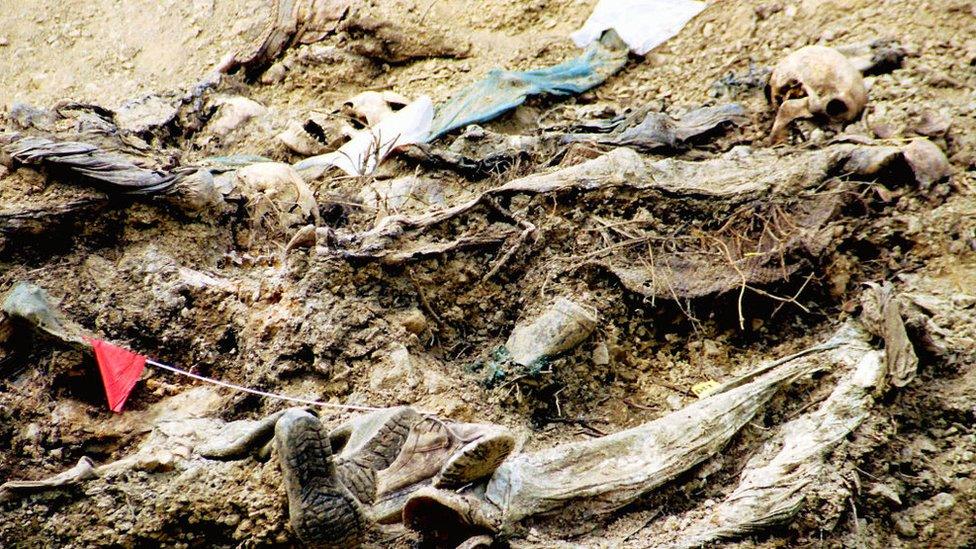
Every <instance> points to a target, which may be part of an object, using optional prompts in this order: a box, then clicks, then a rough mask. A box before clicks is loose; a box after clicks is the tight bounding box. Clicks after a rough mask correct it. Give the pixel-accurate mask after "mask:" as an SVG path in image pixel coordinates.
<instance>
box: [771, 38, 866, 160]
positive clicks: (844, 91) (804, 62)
mask: <svg viewBox="0 0 976 549" xmlns="http://www.w3.org/2000/svg"><path fill="white" fill-rule="evenodd" d="M766 99H768V100H769V102H770V104H771V105H772V106H773V108H775V109H776V120H775V121H774V122H773V129H772V132H771V133H770V141H772V142H773V143H779V142H781V141H783V140H784V139H786V137H787V130H788V129H789V125H790V124H791V123H792V122H793V121H794V120H798V119H803V118H815V119H819V120H823V121H826V122H830V123H845V122H851V121H852V120H854V119H856V118H857V117H858V116H859V115H860V114H861V111H863V110H864V106H865V105H866V104H867V99H868V92H867V88H866V87H865V85H864V77H863V76H861V73H860V71H858V70H857V68H856V67H855V66H854V64H853V63H851V61H850V60H848V58H847V57H844V55H842V54H841V53H840V52H838V51H837V50H835V49H833V48H828V47H825V46H807V47H805V48H800V49H798V50H796V51H795V52H793V53H791V54H789V55H787V56H786V57H785V58H783V60H782V61H780V62H779V63H778V64H777V65H776V66H775V67H774V68H773V72H772V74H771V75H770V76H769V85H768V86H767V87H766Z"/></svg>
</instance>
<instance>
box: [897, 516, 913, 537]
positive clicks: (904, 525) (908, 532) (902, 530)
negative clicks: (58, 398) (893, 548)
mask: <svg viewBox="0 0 976 549" xmlns="http://www.w3.org/2000/svg"><path fill="white" fill-rule="evenodd" d="M895 531H896V532H898V535H899V536H901V537H903V538H914V537H915V536H917V535H918V530H916V529H915V525H914V524H913V523H912V521H911V520H909V519H908V518H907V517H904V516H901V515H898V516H896V517H895Z"/></svg>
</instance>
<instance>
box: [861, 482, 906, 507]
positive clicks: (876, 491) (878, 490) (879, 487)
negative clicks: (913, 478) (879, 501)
mask: <svg viewBox="0 0 976 549" xmlns="http://www.w3.org/2000/svg"><path fill="white" fill-rule="evenodd" d="M868 493H869V494H871V495H872V496H877V497H880V498H884V499H887V500H889V501H891V502H894V503H895V504H897V505H901V497H899V496H898V492H896V491H895V489H894V488H892V487H891V486H888V485H887V484H882V483H880V482H879V483H877V484H874V485H872V486H871V489H870V490H869V491H868Z"/></svg>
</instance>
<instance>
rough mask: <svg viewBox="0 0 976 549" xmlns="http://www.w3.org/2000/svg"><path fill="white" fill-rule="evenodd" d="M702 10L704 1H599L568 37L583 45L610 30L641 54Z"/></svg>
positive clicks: (672, 33) (659, 42) (666, 38)
mask: <svg viewBox="0 0 976 549" xmlns="http://www.w3.org/2000/svg"><path fill="white" fill-rule="evenodd" d="M704 9H705V3H704V2H697V1H695V0H600V2H599V3H598V4H597V5H596V8H595V9H594V10H593V13H592V14H590V18H589V19H587V20H586V23H583V26H582V27H581V28H580V29H579V30H578V31H576V32H574V33H573V34H571V35H570V36H571V38H572V39H573V42H576V45H577V46H579V47H581V48H584V47H586V46H587V45H589V44H590V43H591V42H593V41H595V40H598V39H599V38H600V35H602V34H603V31H605V30H607V29H613V30H615V31H617V34H618V35H619V36H620V38H621V39H622V40H623V41H624V42H625V43H626V44H627V45H628V46H630V51H632V52H634V53H636V54H637V55H644V54H646V53H647V52H649V51H651V50H652V49H654V48H656V47H657V46H659V45H661V44H663V43H664V42H666V41H667V40H668V39H669V38H671V37H672V36H674V35H676V34H678V31H680V30H681V28H682V27H684V26H685V25H686V24H687V23H688V21H691V18H692V17H694V16H696V15H698V14H699V13H701V11H702V10H704Z"/></svg>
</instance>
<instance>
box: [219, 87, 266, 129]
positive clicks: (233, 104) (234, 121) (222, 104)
mask: <svg viewBox="0 0 976 549" xmlns="http://www.w3.org/2000/svg"><path fill="white" fill-rule="evenodd" d="M216 104H217V114H216V115H215V116H214V118H213V119H212V120H211V121H210V125H209V127H210V131H211V132H212V133H213V134H214V135H216V136H217V137H225V136H227V135H228V134H230V133H231V132H232V131H234V130H236V129H237V128H239V127H241V126H243V125H244V124H246V123H247V122H248V121H249V120H251V119H252V118H255V117H258V116H263V115H265V114H266V113H267V112H268V109H267V108H265V107H264V105H261V104H260V103H258V102H257V101H254V100H251V99H248V98H246V97H240V96H235V97H221V98H218V99H217V100H216Z"/></svg>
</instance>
